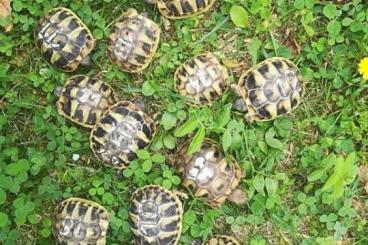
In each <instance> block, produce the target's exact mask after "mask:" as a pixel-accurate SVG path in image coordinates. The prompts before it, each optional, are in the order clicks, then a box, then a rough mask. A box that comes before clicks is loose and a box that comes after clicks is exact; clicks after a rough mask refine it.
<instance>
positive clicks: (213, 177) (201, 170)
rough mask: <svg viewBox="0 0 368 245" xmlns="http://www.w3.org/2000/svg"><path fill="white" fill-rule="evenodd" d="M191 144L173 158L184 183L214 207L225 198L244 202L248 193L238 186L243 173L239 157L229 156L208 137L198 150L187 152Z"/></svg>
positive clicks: (184, 146)
mask: <svg viewBox="0 0 368 245" xmlns="http://www.w3.org/2000/svg"><path fill="white" fill-rule="evenodd" d="M189 143H190V142H189V141H188V142H186V143H185V144H184V145H183V146H182V147H181V148H180V149H179V151H178V153H177V157H176V158H175V159H174V165H175V167H176V171H177V173H178V175H179V176H180V177H181V179H182V184H183V186H184V187H186V188H188V189H190V190H191V192H192V193H193V194H194V196H195V197H201V198H203V199H204V200H205V202H206V203H207V204H208V205H210V206H212V207H220V206H221V205H222V203H224V202H225V201H226V200H230V201H232V202H234V203H237V204H242V203H245V199H246V198H245V193H244V191H243V190H241V189H240V188H238V185H239V182H240V180H241V178H242V172H241V170H240V167H239V165H238V163H237V162H236V160H235V159H234V158H233V157H231V156H230V157H228V159H226V158H225V156H224V154H223V153H222V151H221V150H220V148H219V146H218V145H217V144H216V143H215V142H214V141H212V140H211V139H208V138H206V139H204V141H203V143H202V145H201V148H200V150H199V151H198V152H196V153H194V154H193V155H188V154H187V151H188V146H189Z"/></svg>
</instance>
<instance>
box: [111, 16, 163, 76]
mask: <svg viewBox="0 0 368 245" xmlns="http://www.w3.org/2000/svg"><path fill="white" fill-rule="evenodd" d="M160 33H161V30H160V27H159V26H158V25H157V24H156V23H155V22H153V21H152V20H150V19H148V18H147V17H145V16H143V15H141V14H139V13H138V12H137V11H136V10H135V9H128V10H127V11H126V12H125V13H124V14H123V15H122V16H121V17H120V18H119V19H118V20H117V22H116V23H115V25H114V27H113V29H112V32H111V34H110V36H109V39H108V47H107V54H108V56H109V57H110V59H111V60H112V61H113V62H114V63H115V64H116V65H117V66H118V67H119V68H120V69H121V70H122V71H126V72H131V73H136V72H140V71H142V70H144V69H145V68H146V67H147V66H148V65H149V63H150V62H151V61H152V59H153V57H154V55H155V53H156V51H157V48H158V44H159V41H160Z"/></svg>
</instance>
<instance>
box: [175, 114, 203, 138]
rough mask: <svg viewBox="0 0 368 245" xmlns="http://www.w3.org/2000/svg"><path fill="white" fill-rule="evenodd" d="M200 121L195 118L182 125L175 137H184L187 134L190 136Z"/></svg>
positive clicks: (176, 131)
mask: <svg viewBox="0 0 368 245" xmlns="http://www.w3.org/2000/svg"><path fill="white" fill-rule="evenodd" d="M198 124H199V122H198V120H197V119H195V118H191V119H189V120H188V121H186V122H185V123H184V124H183V125H181V126H180V127H179V128H178V129H177V130H175V133H174V136H175V137H183V136H185V135H187V134H190V133H191V132H193V131H194V130H195V129H196V128H197V127H198Z"/></svg>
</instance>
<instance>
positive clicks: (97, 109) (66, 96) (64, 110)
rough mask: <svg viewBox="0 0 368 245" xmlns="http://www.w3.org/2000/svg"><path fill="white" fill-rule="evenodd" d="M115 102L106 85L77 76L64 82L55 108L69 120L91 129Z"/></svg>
mask: <svg viewBox="0 0 368 245" xmlns="http://www.w3.org/2000/svg"><path fill="white" fill-rule="evenodd" d="M116 102H117V100H116V95H115V92H114V90H113V89H112V88H111V87H110V86H109V85H108V84H107V83H105V82H103V81H102V80H101V79H99V78H97V77H90V76H84V75H78V76H73V77H71V78H69V79H68V80H67V81H66V82H65V85H64V87H63V90H62V92H61V95H60V97H59V100H58V102H57V103H56V107H57V110H58V112H59V113H60V114H61V115H63V116H65V117H66V118H68V119H69V120H71V121H73V122H75V123H78V124H79V125H82V126H84V127H88V128H92V127H93V126H94V125H95V124H96V122H97V121H98V120H99V119H100V118H101V115H102V113H103V112H104V111H106V110H107V109H108V108H109V107H110V106H112V105H114V104H115V103H116Z"/></svg>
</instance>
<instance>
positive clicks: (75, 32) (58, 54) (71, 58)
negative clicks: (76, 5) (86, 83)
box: [35, 8, 95, 72]
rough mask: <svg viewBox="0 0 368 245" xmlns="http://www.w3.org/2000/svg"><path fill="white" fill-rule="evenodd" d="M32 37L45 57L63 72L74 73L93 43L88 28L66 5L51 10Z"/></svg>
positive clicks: (92, 46)
mask: <svg viewBox="0 0 368 245" xmlns="http://www.w3.org/2000/svg"><path fill="white" fill-rule="evenodd" d="M35 39H36V44H37V46H38V48H39V49H40V50H41V52H42V54H43V55H44V57H45V59H46V60H47V61H48V62H49V63H51V64H53V65H55V66H56V67H58V68H59V69H61V70H63V71H65V72H73V71H74V70H76V69H77V68H78V66H79V64H80V63H81V62H82V60H83V59H84V58H85V57H87V56H88V55H89V53H90V52H91V51H92V49H93V48H94V46H95V41H94V38H93V36H92V33H91V31H90V30H89V29H88V27H87V26H86V25H85V24H84V23H83V22H82V20H81V19H80V18H79V17H78V16H77V15H76V14H74V13H73V12H72V11H71V10H69V9H66V8H55V9H52V10H51V11H50V12H49V13H48V14H47V15H46V16H45V17H43V18H42V19H41V20H40V21H39V23H38V25H37V28H36V32H35Z"/></svg>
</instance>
